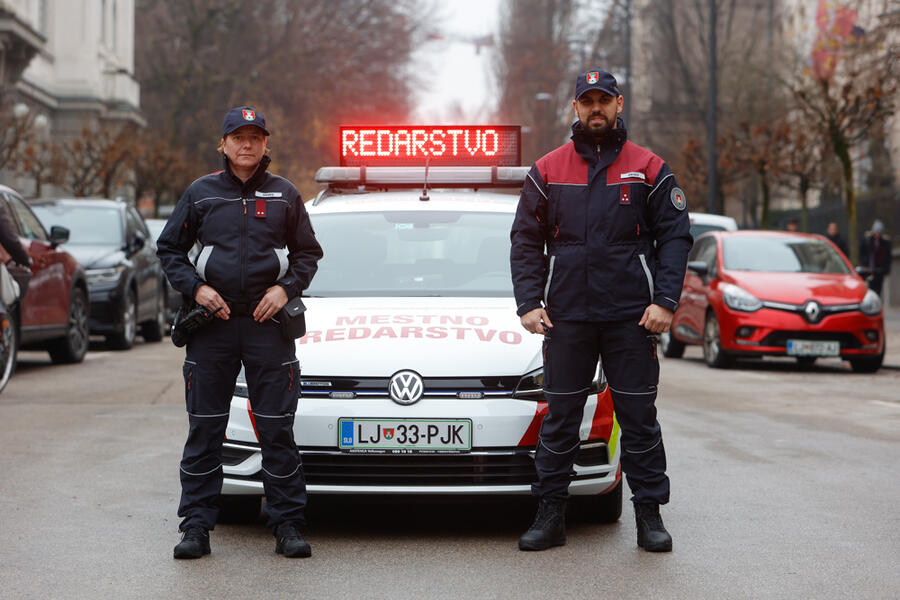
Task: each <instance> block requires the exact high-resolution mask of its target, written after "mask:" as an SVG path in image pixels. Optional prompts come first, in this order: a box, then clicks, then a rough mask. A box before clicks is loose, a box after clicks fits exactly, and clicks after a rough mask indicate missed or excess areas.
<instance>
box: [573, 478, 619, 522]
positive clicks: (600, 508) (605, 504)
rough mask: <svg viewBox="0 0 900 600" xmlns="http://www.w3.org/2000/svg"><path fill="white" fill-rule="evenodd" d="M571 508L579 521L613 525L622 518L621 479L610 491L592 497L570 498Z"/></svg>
mask: <svg viewBox="0 0 900 600" xmlns="http://www.w3.org/2000/svg"><path fill="white" fill-rule="evenodd" d="M572 508H573V509H574V513H575V514H574V515H573V516H575V518H576V519H578V520H579V521H584V522H586V523H615V522H616V521H618V520H619V517H621V516H622V479H621V478H620V479H619V483H617V484H616V487H614V488H613V489H612V490H610V491H608V492H606V493H603V494H596V495H594V496H572Z"/></svg>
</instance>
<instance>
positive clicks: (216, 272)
mask: <svg viewBox="0 0 900 600" xmlns="http://www.w3.org/2000/svg"><path fill="white" fill-rule="evenodd" d="M268 138H269V131H268V129H266V120H265V118H264V117H263V116H262V115H261V114H259V113H258V112H257V111H256V110H255V109H253V108H251V107H249V106H244V107H239V108H233V109H231V110H230V111H228V113H227V114H226V115H225V120H224V123H223V126H222V141H221V142H220V146H219V151H220V152H221V153H222V163H223V170H222V171H219V172H217V173H213V174H211V175H206V176H205V177H201V178H200V179H198V180H197V181H195V182H194V183H192V184H191V185H190V187H188V189H187V191H186V192H185V193H184V195H183V196H182V197H181V200H179V201H178V204H177V206H176V207H175V210H174V211H173V212H172V216H171V217H170V218H169V221H168V223H166V226H165V228H164V229H163V231H162V233H161V234H160V236H159V241H158V247H159V250H158V254H159V257H160V259H161V260H162V264H163V268H164V269H165V271H166V276H167V277H168V278H169V281H170V282H171V283H172V287H174V288H175V289H177V290H178V291H180V292H181V293H182V294H185V295H187V296H188V297H190V298H193V299H194V300H195V301H196V303H197V304H200V305H202V306H205V307H206V308H207V309H209V310H211V311H215V310H218V311H219V312H217V313H216V314H215V316H216V317H217V318H215V319H212V320H211V322H210V323H208V324H206V325H205V326H204V327H202V328H200V329H199V330H197V331H196V332H194V333H193V335H192V337H191V339H190V340H189V341H188V343H187V356H186V358H185V361H184V381H185V390H186V391H185V394H186V400H187V412H188V423H189V425H190V428H189V432H188V438H187V442H186V443H185V445H184V454H183V457H182V459H181V502H180V504H179V506H178V516H179V517H182V521H181V524H180V525H179V529H180V530H181V531H182V532H183V535H182V540H181V542H180V543H179V544H178V545H177V546H175V551H174V554H175V558H199V557H201V556H203V555H205V554H209V552H210V547H209V531H210V530H211V529H213V527H214V526H215V523H216V519H217V517H218V512H219V509H218V500H219V494H220V492H221V490H222V479H223V475H222V442H223V440H224V438H225V427H226V425H227V424H228V413H229V410H230V404H231V396H232V394H233V392H234V385H235V380H236V379H237V376H238V373H239V371H240V369H241V364H242V363H243V365H244V369H245V373H246V376H247V387H248V388H249V393H250V398H252V403H253V407H252V411H253V418H254V421H255V423H256V432H257V435H258V436H259V443H260V446H261V448H262V473H263V475H262V479H263V488H264V491H265V496H266V512H267V513H268V516H269V526H270V527H271V529H272V532H273V534H274V535H275V538H276V543H275V552H277V553H279V554H283V555H285V556H289V557H305V556H310V554H311V550H310V547H309V544H308V543H307V542H306V541H305V540H304V539H303V537H302V535H301V531H300V530H301V528H302V527H303V526H304V525H305V518H304V509H305V506H306V483H305V481H304V478H303V471H302V469H301V465H300V454H299V451H298V449H297V445H296V443H295V442H294V432H293V425H294V413H295V411H296V409H297V400H298V398H299V395H300V385H299V376H300V369H299V365H298V362H297V356H296V353H295V345H294V340H293V339H285V337H284V336H283V335H282V332H281V327H280V325H279V324H278V323H276V322H274V321H273V320H272V317H273V316H275V315H276V314H277V313H278V311H279V310H281V308H282V307H283V306H284V305H285V304H286V303H287V302H288V300H290V299H292V298H294V297H296V296H298V295H300V293H301V292H302V291H303V290H305V289H306V288H307V287H308V286H309V283H310V281H311V280H312V278H313V275H315V273H316V269H317V263H318V261H319V259H320V258H322V248H321V247H320V246H319V243H318V242H317V241H316V238H315V234H314V232H313V229H312V226H311V225H310V222H309V215H308V214H307V212H306V208H305V207H304V206H303V201H302V200H301V198H300V194H299V193H298V192H297V189H296V188H295V187H294V186H293V184H291V182H290V181H288V180H287V179H284V178H283V177H279V176H277V175H273V174H271V173H269V172H267V169H268V167H269V162H270V161H269V157H268V156H267V154H268V146H267V142H268ZM196 241H199V242H200V244H201V245H202V247H203V249H202V250H201V252H200V255H199V256H198V257H197V265H196V268H195V267H194V266H193V265H192V264H191V262H190V261H189V260H188V256H187V253H188V251H189V250H190V249H191V247H192V246H193V245H194V243H195V242H196ZM282 248H287V250H288V253H287V257H286V258H285V257H284V256H283V255H282V254H279V251H280V250H281V249H282Z"/></svg>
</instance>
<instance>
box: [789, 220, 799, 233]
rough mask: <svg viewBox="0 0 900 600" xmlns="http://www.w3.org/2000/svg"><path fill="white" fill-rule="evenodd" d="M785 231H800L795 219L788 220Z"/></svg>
mask: <svg viewBox="0 0 900 600" xmlns="http://www.w3.org/2000/svg"><path fill="white" fill-rule="evenodd" d="M786 229H787V231H792V232H797V231H800V222H799V221H797V219H790V220H788V222H787V227H786Z"/></svg>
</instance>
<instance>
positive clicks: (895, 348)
mask: <svg viewBox="0 0 900 600" xmlns="http://www.w3.org/2000/svg"><path fill="white" fill-rule="evenodd" d="M884 337H885V341H886V342H887V349H886V350H885V353H884V368H885V369H898V370H900V308H898V307H896V306H891V307H885V309H884Z"/></svg>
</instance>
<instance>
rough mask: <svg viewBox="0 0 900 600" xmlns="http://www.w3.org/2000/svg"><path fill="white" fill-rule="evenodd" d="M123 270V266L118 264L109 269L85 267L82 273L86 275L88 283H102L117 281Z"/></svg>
mask: <svg viewBox="0 0 900 600" xmlns="http://www.w3.org/2000/svg"><path fill="white" fill-rule="evenodd" d="M124 270H125V267H124V266H123V265H119V266H117V267H113V268H111V269H86V270H85V272H84V273H85V275H87V280H88V283H94V284H104V283H116V282H118V281H119V278H120V277H121V276H122V272H123V271H124Z"/></svg>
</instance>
